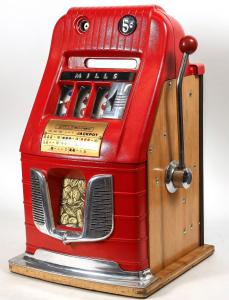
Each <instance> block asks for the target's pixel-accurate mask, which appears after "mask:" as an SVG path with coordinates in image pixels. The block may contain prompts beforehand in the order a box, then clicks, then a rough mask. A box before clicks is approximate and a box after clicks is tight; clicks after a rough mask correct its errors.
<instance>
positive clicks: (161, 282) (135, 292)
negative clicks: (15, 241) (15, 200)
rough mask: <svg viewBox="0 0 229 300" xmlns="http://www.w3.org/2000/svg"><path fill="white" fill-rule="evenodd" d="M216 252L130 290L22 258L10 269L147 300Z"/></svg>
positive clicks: (193, 256)
mask: <svg viewBox="0 0 229 300" xmlns="http://www.w3.org/2000/svg"><path fill="white" fill-rule="evenodd" d="M213 252H214V246H211V245H203V246H200V247H198V248H196V249H195V250H193V251H191V252H189V253H188V254H186V255H185V256H183V257H181V258H179V259H178V260H177V261H175V262H173V263H172V264H170V265H168V266H167V267H165V268H164V269H162V270H161V271H159V272H158V273H156V274H155V276H154V277H153V278H154V280H153V281H152V280H151V281H152V282H151V283H149V284H148V285H146V286H143V287H130V286H124V285H117V284H111V283H102V282H96V281H90V280H89V279H86V278H85V279H81V278H77V277H76V276H70V275H66V273H65V272H61V271H60V270H61V269H58V270H56V271H55V272H50V271H46V270H42V269H41V267H40V268H35V267H34V266H33V267H31V266H28V264H26V263H25V261H23V255H20V256H18V257H16V258H13V259H11V260H10V261H9V268H10V271H11V272H14V273H18V274H21V275H25V276H29V277H33V278H38V279H42V280H46V281H50V282H55V283H60V284H65V285H69V286H73V287H79V288H84V289H88V290H95V291H100V292H106V293H111V294H117V295H124V296H130V297H137V298H146V297H148V296H150V295H151V294H153V293H155V292H156V291H157V290H159V289H160V288H162V287H163V286H165V285H166V284H168V283H169V282H171V281H172V280H174V279H175V278H177V277H178V276H180V275H181V274H183V273H185V272H186V271H188V270H189V269H191V268H192V267H194V266H195V265H197V264H198V263H200V262H201V261H202V260H204V259H206V258H207V257H209V256H210V255H212V254H213Z"/></svg>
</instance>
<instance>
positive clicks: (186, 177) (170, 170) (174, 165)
mask: <svg viewBox="0 0 229 300" xmlns="http://www.w3.org/2000/svg"><path fill="white" fill-rule="evenodd" d="M176 170H179V171H180V169H179V163H178V162H177V161H175V160H173V161H171V162H170V164H169V165H168V167H167V168H166V170H165V185H166V188H167V190H168V192H170V193H175V192H176V190H177V187H176V186H175V185H174V183H173V175H174V172H176ZM181 171H183V179H182V182H181V185H182V187H183V188H184V189H188V188H189V187H190V184H191V182H192V171H191V170H190V169H188V168H184V169H182V170H181Z"/></svg>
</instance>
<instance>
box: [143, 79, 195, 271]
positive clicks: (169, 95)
mask: <svg viewBox="0 0 229 300" xmlns="http://www.w3.org/2000/svg"><path fill="white" fill-rule="evenodd" d="M183 97H184V102H183V111H184V131H185V163H186V166H187V167H188V168H190V169H191V170H192V173H193V181H192V184H191V186H190V188H189V189H188V190H184V189H179V190H177V191H176V192H175V193H174V194H170V193H169V192H167V190H166V187H165V180H164V177H165V169H166V167H167V166H168V164H169V162H170V161H172V160H178V136H177V103H176V80H172V81H167V82H165V84H164V87H163V90H162V94H161V99H160V103H159V107H158V111H157V116H156V120H155V125H154V128H153V132H152V136H151V140H150V144H149V152H148V201H149V203H148V205H149V247H150V250H149V253H150V254H149V255H150V257H149V258H150V268H151V270H152V271H153V272H154V273H155V272H158V271H159V270H161V269H162V268H164V267H166V266H167V265H169V264H171V263H172V262H173V261H175V260H177V259H178V258H179V257H181V256H183V255H185V254H187V253H188V252H189V251H191V250H193V249H195V248H196V247H198V246H199V243H200V236H199V226H200V224H199V77H198V76H194V75H192V76H187V77H185V78H184V83H183Z"/></svg>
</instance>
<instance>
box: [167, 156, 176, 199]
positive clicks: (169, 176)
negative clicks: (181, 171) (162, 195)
mask: <svg viewBox="0 0 229 300" xmlns="http://www.w3.org/2000/svg"><path fill="white" fill-rule="evenodd" d="M177 167H178V162H177V161H175V160H173V161H171V162H170V163H169V165H168V166H167V168H166V170H165V185H166V188H167V190H168V192H169V193H172V194H173V193H175V192H176V190H177V188H176V187H175V186H174V184H173V173H174V171H175V170H176V168H177Z"/></svg>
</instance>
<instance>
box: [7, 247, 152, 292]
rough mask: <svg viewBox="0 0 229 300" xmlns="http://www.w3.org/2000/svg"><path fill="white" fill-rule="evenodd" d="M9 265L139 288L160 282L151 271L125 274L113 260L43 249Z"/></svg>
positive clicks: (12, 260)
mask: <svg viewBox="0 0 229 300" xmlns="http://www.w3.org/2000/svg"><path fill="white" fill-rule="evenodd" d="M9 264H14V265H19V266H23V267H27V268H32V269H33V270H34V269H36V270H39V271H44V272H46V273H51V274H52V273H53V274H59V275H62V276H64V277H65V278H67V277H70V278H79V279H83V280H88V281H94V282H100V283H106V284H113V285H119V286H127V287H136V288H145V287H147V286H148V285H150V284H151V283H152V282H153V281H155V280H156V277H154V276H153V274H152V273H151V271H150V269H145V270H142V271H136V272H133V271H124V270H122V269H121V268H120V266H119V264H118V263H116V262H113V261H108V260H102V259H92V258H86V257H77V256H71V255H64V254H59V253H55V252H51V251H46V250H43V249H38V250H36V252H35V253H34V254H33V255H32V254H28V253H24V254H22V255H19V256H17V257H15V258H12V259H10V261H9Z"/></svg>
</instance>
